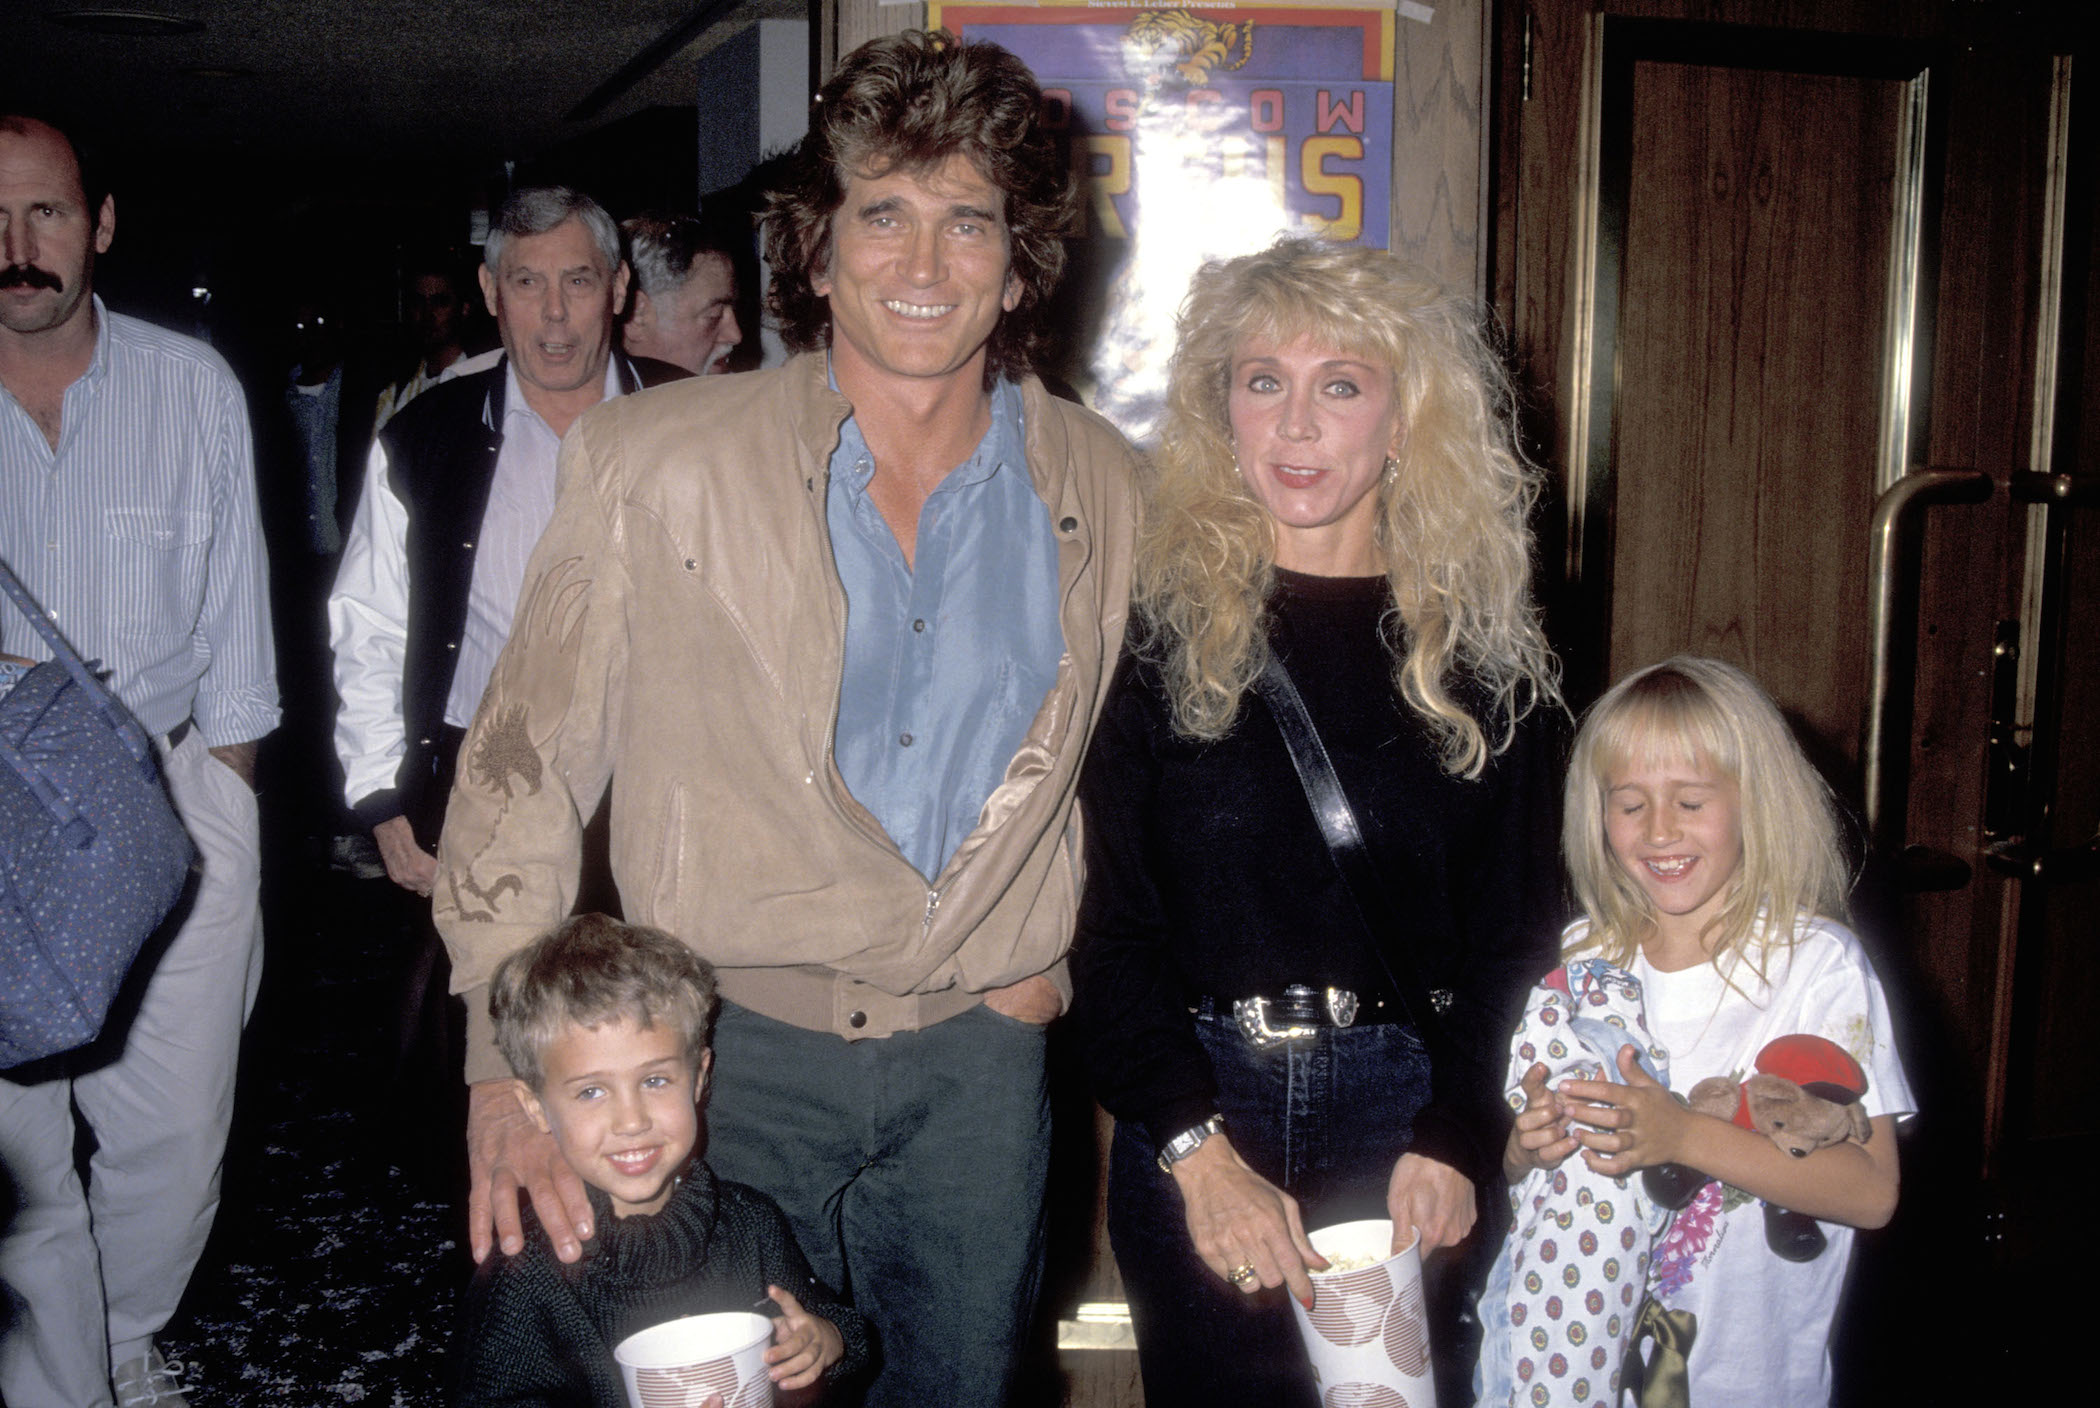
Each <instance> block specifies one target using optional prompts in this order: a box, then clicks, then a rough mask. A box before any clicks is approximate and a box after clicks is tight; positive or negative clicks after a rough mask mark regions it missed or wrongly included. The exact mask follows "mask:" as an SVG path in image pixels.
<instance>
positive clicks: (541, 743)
mask: <svg viewBox="0 0 2100 1408" xmlns="http://www.w3.org/2000/svg"><path fill="white" fill-rule="evenodd" d="M1023 406H1024V412H1023V414H1024V420H1025V426H1026V435H1027V447H1028V465H1029V472H1030V475H1031V477H1032V478H1033V479H1034V481H1035V488H1036V492H1037V493H1038V494H1040V495H1041V496H1042V499H1043V502H1044V503H1045V504H1046V505H1047V506H1048V507H1049V510H1050V520H1051V524H1052V527H1053V530H1054V531H1055V532H1056V534H1057V539H1058V591H1059V604H1058V611H1059V621H1060V624H1061V626H1062V628H1063V631H1064V640H1065V654H1064V657H1063V659H1062V660H1061V661H1060V662H1059V664H1058V673H1057V682H1056V684H1055V686H1054V687H1053V688H1052V689H1051V692H1050V694H1049V696H1048V697H1047V698H1046V699H1045V700H1044V702H1043V706H1042V708H1041V709H1040V710H1039V711H1038V712H1037V714H1036V716H1035V719H1034V721H1033V722H1032V723H1031V724H1030V725H1029V729H1028V734H1027V737H1026V738H1025V739H1024V741H1023V742H1022V744H1021V747H1020V749H1019V750H1018V751H1017V752H1016V753H1015V754H1014V757H1013V759H1012V761H1011V762H1010V763H1008V765H1007V768H1006V774H1005V777H1004V779H1003V780H1002V781H1001V782H1000V784H999V785H998V787H996V788H995V789H994V790H993V792H992V795H991V796H990V797H989V798H987V799H986V801H985V804H984V810H983V812H982V814H981V815H980V817H979V820H978V824H977V827H976V829H975V830H974V831H972V832H971V833H970V835H969V836H968V837H967V838H965V839H964V841H963V842H962V844H961V845H960V846H959V847H958V848H957V849H956V852H955V854H954V856H953V857H951V858H950V859H949V861H948V863H947V865H946V867H945V868H944V869H943V870H942V872H941V874H940V875H939V876H938V877H937V878H936V879H935V881H934V883H933V886H932V887H931V888H930V889H929V888H928V886H927V884H926V882H925V880H924V879H923V878H922V877H921V876H920V875H919V873H918V872H917V871H916V870H914V869H913V868H912V866H911V864H910V863H909V862H907V861H906V860H905V859H904V857H903V855H902V854H901V853H900V852H899V851H898V849H897V847H896V845H895V843H894V842H892V841H891V840H890V838H889V836H888V834H887V833H886V832H885V831H884V830H883V829H882V827H881V825H880V824H879V823H878V822H877V821H876V820H875V819H874V817H873V816H871V815H870V814H869V813H868V811H867V810H866V809H865V808H864V807H862V806H861V805H860V804H859V803H858V802H857V801H855V800H854V798H853V797H852V796H851V795H850V794H849V793H848V792H847V790H846V786H845V783H844V781H843V780H842V779H841V778H840V776H839V772H838V768H837V767H836V766H835V765H834V763H833V761H832V730H833V728H834V726H835V723H836V719H837V715H838V698H839V676H840V671H841V667H842V660H843V658H844V650H845V628H846V602H845V596H844V593H843V591H842V589H841V587H840V585H839V579H838V572H837V569H836V567H835V566H834V563H833V559H832V553H831V542H830V537H829V534H828V532H827V529H826V523H825V509H824V505H825V486H826V478H827V464H828V462H829V460H830V457H831V453H832V451H833V449H834V448H835V447H836V446H837V444H838V435H839V428H840V426H841V425H842V424H843V423H844V421H845V419H846V416H847V414H848V413H849V410H850V407H849V406H848V405H847V403H846V401H845V399H844V398H843V397H841V396H840V395H839V394H838V393H837V392H835V391H833V390H831V389H830V388H829V386H828V385H827V378H826V371H825V360H824V358H823V356H822V355H810V356H804V357H798V358H796V359H795V360H793V361H792V362H790V363H789V364H788V365H787V366H785V367H782V368H780V369H779V370H777V371H770V372H758V373H754V374H752V375H748V376H735V377H696V378H694V379H693V380H691V381H688V382H681V383H679V384H677V385H674V386H667V387H662V388H660V389H657V390H654V391H648V392H644V393H642V394H640V395H636V396H624V397H621V398H619V399H618V400H614V401H609V402H606V403H603V404H601V405H599V406H596V407H593V408H592V409H591V410H589V411H587V412H585V413H584V415H583V417H582V418H581V419H580V420H579V421H578V422H577V424H576V427H575V429H574V430H573V431H571V433H570V434H569V436H568V438H567V439H566V440H565V441H564V443H563V445H562V453H561V468H560V481H559V489H558V499H557V504H556V508H555V512H554V520H553V523H552V524H551V525H550V526H549V528H548V529H547V534H546V536H545V537H544V538H542V539H541V540H540V545H539V547H538V549H537V550H536V551H535V552H534V553H533V557H532V563H531V565H530V566H529V567H528V568H527V570H526V576H525V579H526V583H527V585H526V589H525V595H524V597H523V598H522V600H521V602H520V604H519V609H518V613H517V619H516V623H515V625H514V626H513V628H512V632H511V638H510V643H509V645H508V646H506V647H505V649H504V652H503V656H502V659H501V660H500V661H499V662H498V664H497V667H496V672H495V675H494V677H493V678H492V679H491V681H490V683H489V689H488V693H487V695H486V696H485V697H484V698H483V699H482V703H481V709H480V712H479V714H478V715H477V716H476V718H475V721H474V727H473V729H472V730H471V731H470V733H469V735H468V738H467V742H466V746H465V747H464V748H463V749H462V750H461V753H460V766H459V777H458V781H457V782H456V783H455V785H454V788H453V792H452V800H451V806H450V811H449V812H448V814H447V819H446V824H445V834H444V840H443V843H442V844H441V845H440V847H439V852H438V861H439V876H438V887H437V898H436V912H437V921H438V927H439V929H440V930H441V931H442V932H443V934H444V937H445V941H446V945H447V947H448V948H449V949H450V950H451V954H452V962H453V988H454V990H455V991H458V992H462V993H464V994H465V995H466V997H467V1004H468V1011H469V1013H470V1027H469V1044H468V1055H467V1078H468V1079H469V1080H483V1079H489V1078H492V1077H497V1076H501V1075H504V1074H506V1073H507V1072H506V1070H505V1068H504V1065H503V1062H502V1058H501V1057H500V1056H499V1055H498V1054H497V1053H496V1051H495V1049H494V1046H493V1042H492V1040H491V1030H490V1027H489V1023H488V1014H487V1003H486V999H485V995H484V993H483V992H482V991H481V990H482V989H483V988H484V987H485V986H486V984H487V983H488V980H489V976H490V974H491V973H492V971H493V970H494V968H495V966H496V964H497V963H498V962H500V961H501V960H502V959H503V957H504V956H505V955H506V954H509V953H511V952H513V951H515V950H516V949H518V948H520V947H522V946H523V945H525V944H526V943H528V942H530V941H531V940H532V939H533V938H534V937H535V936H537V935H538V934H539V933H541V932H542V931H544V930H545V929H547V928H548V927H550V926H551V925H552V924H554V923H555V922H556V921H557V920H558V919H559V918H560V917H561V916H562V915H564V914H566V913H567V912H568V909H569V906H570V904H571V903H572V902H573V899H574V896H575V893H576V883H577V869H578V862H577V855H578V836H579V830H580V827H579V822H578V817H579V814H581V815H584V816H588V815H589V814H590V812H591V811H592V810H593V809H594V807H595V806H596V804H597V801H598V798H599V796H600V795H601V793H602V792H603V790H604V788H605V786H606V783H607V780H608V779H609V778H611V777H614V776H615V775H617V778H618V781H617V784H616V785H615V786H614V788H613V802H612V864H613V874H614V877H615V879H617V880H618V882H619V886H620V894H621V899H622V902H623V904H624V905H625V906H626V910H627V917H628V918H629V919H630V920H631V921H633V922H636V923H643V924H653V925H656V926H658V927H659V928H662V929H665V930H668V931H669V932H670V933H672V934H675V935H677V936H679V937H680V938H682V939H684V940H685V941H686V942H687V943H690V944H691V945H692V946H693V947H694V948H695V949H697V950H698V951H699V952H700V953H702V954H703V955H705V956H706V957H707V958H708V959H709V960H710V961H712V962H713V963H714V964H715V965H716V966H717V968H718V969H719V970H720V975H721V987H722V992H723V995H724V996H726V997H728V998H730V999H731V1000H733V1001H735V1002H738V1003H740V1004H742V1005H744V1006H746V1007H749V1008H751V1009H753V1010H755V1011H758V1012H761V1013H763V1014H765V1015H767V1016H770V1017H774V1018H776V1019H778V1020H781V1021H786V1022H792V1023H794V1024H796V1025H798V1026H802V1027H806V1028H810V1029H813V1030H818V1031H831V1032H835V1033H836V1034H838V1035H839V1036H842V1037H847V1038H849V1039H850V1038H859V1037H872V1036H886V1035H889V1034H891V1033H893V1032H898V1031H908V1030H913V1029H916V1028H919V1027H923V1026H929V1025H931V1024H932V1023H934V1022H938V1021H941V1020H943V1019H945V1018H947V1017H950V1016H953V1015H954V1014H956V1013H958V1012H960V1011H963V1010H965V1009H966V1008H968V1007H971V1006H974V1005H975V1004H976V1003H977V1002H978V1001H979V1000H980V997H979V995H980V994H982V993H983V992H985V991H987V990H989V989H991V988H996V987H1002V986H1004V985H1006V984H1009V983H1014V982H1018V981H1020V980H1021V979H1023V978H1027V977H1030V976H1032V975H1035V974H1038V973H1045V972H1048V973H1051V974H1052V976H1053V977H1054V978H1055V979H1056V980H1057V982H1058V985H1059V987H1060V988H1061V989H1064V990H1066V991H1067V992H1069V986H1068V984H1067V983H1066V981H1065V978H1064V972H1063V966H1062V963H1061V961H1060V960H1061V959H1062V958H1063V956H1064V953H1065V950H1066V949H1067V947H1069V945H1070V943H1071V938H1072V927H1073V920H1074V913H1075V910H1076V907H1077V901H1078V893H1079V879H1080V876H1079V854H1080V846H1079V816H1078V811H1077V807H1076V805H1075V802H1074V791H1075V784H1076V781H1077V776H1078V770H1079V762H1080V758H1081V755H1082V754H1083V753H1084V751H1085V748H1086V743H1087V739H1088V737H1089V736H1090V734H1091V733H1092V730H1093V726H1094V722H1095V719H1096V717H1097V716H1098V714H1099V712H1100V707H1101V702H1102V699H1103V697H1104V696H1105V695H1106V694H1107V691H1108V682H1109V676H1110V674H1111V672H1112V668H1113V666H1114V663H1115V652H1116V649H1117V647H1118V646H1119V645H1120V643H1121V642H1122V639H1123V625H1124V616H1125V613H1126V610H1127V606H1128V602H1129V596H1130V554H1131V544H1132V538H1133V536H1134V532H1135V518H1136V506H1135V494H1136V482H1135V473H1134V471H1135V463H1136V461H1135V456H1134V454H1133V452H1132V451H1131V449H1130V447H1129V446H1128V445H1127V444H1126V443H1125V442H1124V440H1123V438H1122V437H1121V436H1120V435H1118V434H1117V433H1116V431H1115V430H1114V429H1113V428H1112V427H1110V426H1109V425H1108V423H1107V422H1105V421H1103V420H1101V419H1100V418H1099V417H1098V416H1095V415H1093V414H1092V413H1091V412H1088V411H1085V410H1083V409H1080V408H1079V407H1076V406H1072V405H1069V404H1067V403H1065V402H1061V401H1058V400H1055V399H1053V398H1052V397H1050V396H1049V395H1048V394H1046V393H1045V392H1044V390H1043V388H1042V386H1041V385H1040V384H1039V383H1037V382H1035V381H1034V380H1032V379H1031V380H1030V381H1028V382H1027V383H1026V384H1025V386H1024V388H1023Z"/></svg>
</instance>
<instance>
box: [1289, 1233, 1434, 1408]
mask: <svg viewBox="0 0 2100 1408" xmlns="http://www.w3.org/2000/svg"><path fill="white" fill-rule="evenodd" d="M1307 1236H1308V1238H1309V1240H1310V1241H1311V1242H1312V1244H1313V1250H1314V1251H1317V1252H1318V1253H1319V1254H1320V1255H1321V1256H1324V1257H1326V1258H1327V1259H1328V1260H1329V1261H1331V1262H1335V1263H1337V1264H1339V1265H1341V1266H1344V1267H1347V1268H1348V1269H1347V1270H1336V1271H1316V1272H1314V1273H1313V1277H1312V1283H1313V1307H1312V1309H1311V1310H1307V1309H1306V1308H1305V1307H1304V1306H1302V1305H1300V1304H1298V1302H1297V1301H1296V1300H1295V1299H1294V1300H1292V1301H1291V1310H1292V1312H1293V1313H1295V1314H1296V1315H1297V1317H1298V1333H1299V1334H1300V1335H1301V1336H1303V1337H1304V1339H1305V1352H1306V1354H1307V1356H1308V1357H1310V1358H1311V1360H1312V1370H1313V1383H1314V1385H1315V1387H1317V1388H1318V1390H1319V1393H1320V1403H1321V1408H1436V1379H1435V1377H1434V1375H1432V1374H1431V1372H1430V1368H1429V1310H1428V1304H1427V1302H1426V1301H1425V1300H1424V1299H1423V1295H1422V1248H1421V1239H1420V1238H1419V1237H1417V1238H1416V1239H1415V1240H1414V1241H1413V1242H1411V1243H1410V1244H1409V1245H1408V1248H1407V1250H1405V1251H1403V1252H1401V1253H1400V1254H1399V1255H1397V1256H1395V1255H1392V1254H1391V1251H1392V1245H1393V1224H1392V1223H1391V1222H1390V1221H1389V1220H1387V1219H1385V1218H1376V1219H1373V1220H1370V1221H1366V1222H1343V1223H1338V1224H1337V1225H1335V1226H1333V1227H1323V1228H1321V1229H1319V1230H1318V1231H1317V1232H1312V1233H1308V1234H1307Z"/></svg>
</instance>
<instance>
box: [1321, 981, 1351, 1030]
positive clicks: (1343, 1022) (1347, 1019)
mask: <svg viewBox="0 0 2100 1408" xmlns="http://www.w3.org/2000/svg"><path fill="white" fill-rule="evenodd" d="M1324 997H1325V1001H1326V1005H1327V1020H1328V1021H1330V1022H1332V1023H1334V1024H1335V1025H1336V1026H1338V1027H1346V1026H1350V1025H1351V1024H1353V1023H1354V1022H1355V1021H1356V994H1355V993H1353V992H1351V991H1349V989H1347V988H1329V989H1327V991H1326V993H1325V994H1324Z"/></svg>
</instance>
